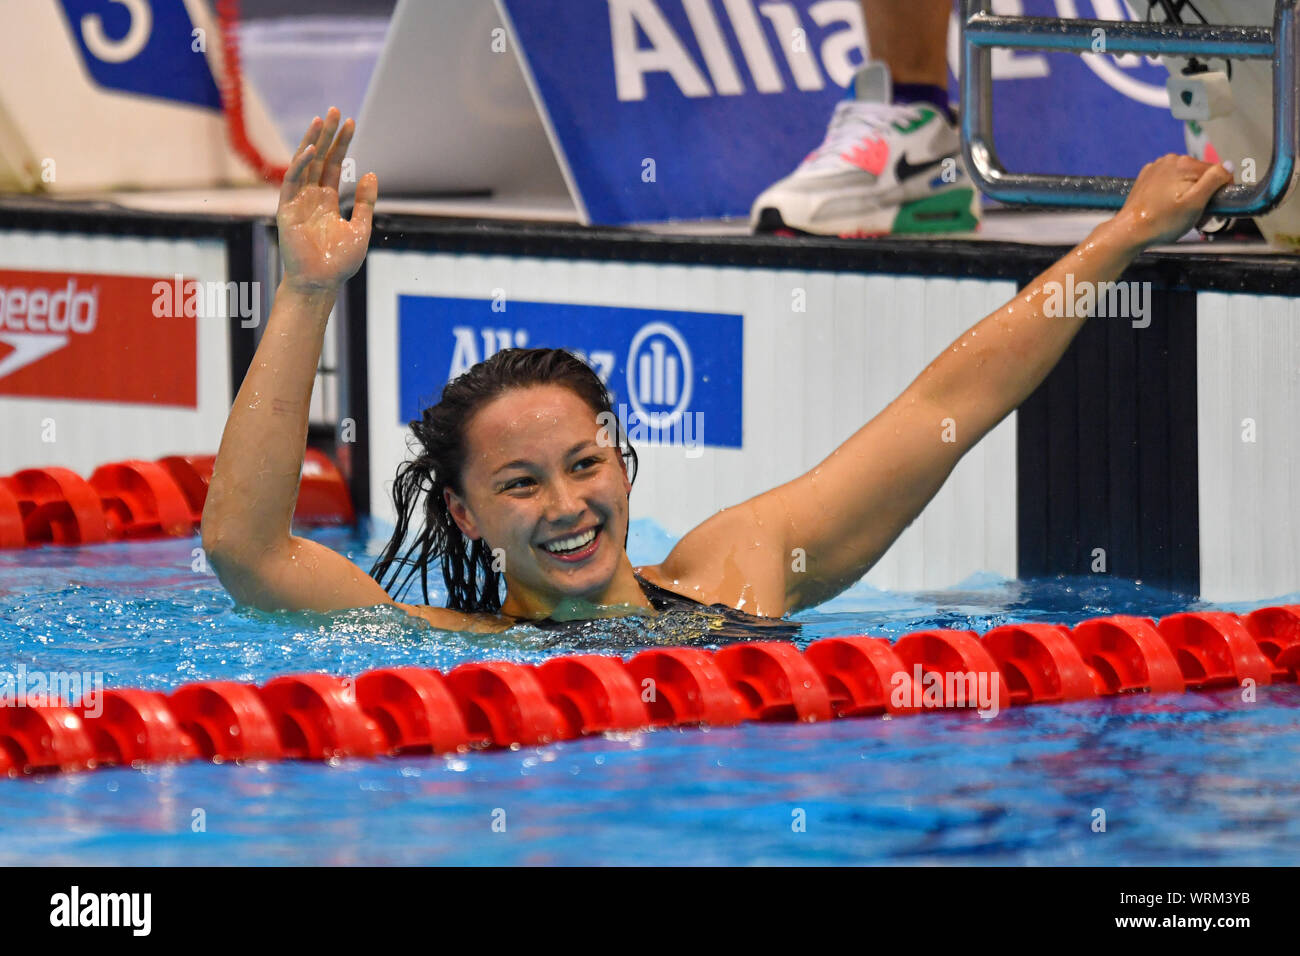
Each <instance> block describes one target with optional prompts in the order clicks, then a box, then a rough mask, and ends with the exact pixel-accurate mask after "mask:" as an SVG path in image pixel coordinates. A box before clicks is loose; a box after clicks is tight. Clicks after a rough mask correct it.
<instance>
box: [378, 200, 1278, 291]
mask: <svg viewBox="0 0 1300 956" xmlns="http://www.w3.org/2000/svg"><path fill="white" fill-rule="evenodd" d="M371 248H372V249H392V250H400V251H404V252H405V251H412V252H459V253H482V254H492V255H509V256H527V257H544V258H578V259H603V260H617V261H622V262H672V263H683V264H699V265H715V266H742V267H771V268H781V269H806V270H813V271H833V272H866V273H876V274H881V273H885V274H897V275H928V276H955V277H962V276H970V277H975V278H983V279H1014V280H1015V281H1017V282H1019V283H1022V284H1023V283H1025V282H1027V281H1028V280H1027V277H1032V276H1034V275H1037V274H1038V273H1039V272H1041V271H1043V270H1044V269H1046V268H1047V267H1048V266H1050V265H1051V264H1052V263H1054V262H1056V261H1057V260H1058V259H1060V258H1061V257H1062V256H1063V255H1065V253H1066V252H1068V251H1069V250H1070V248H1071V247H1069V246H1043V245H1033V244H1029V243H1017V242H1001V241H992V240H990V241H984V240H977V241H972V240H969V239H933V238H897V237H884V238H879V239H869V240H864V239H832V238H823V237H819V236H800V237H782V236H681V235H663V234H658V233H651V232H646V231H642V230H636V229H612V228H604V227H578V226H571V225H557V224H550V223H524V222H501V221H499V220H471V219H446V218H427V219H426V218H416V217H412V216H394V215H382V216H376V217H375V228H374V234H373V236H372V237H371ZM1220 248H1222V246H1221V247H1220ZM1125 275H1126V278H1128V279H1131V280H1136V281H1143V282H1151V283H1152V284H1153V285H1156V286H1159V287H1162V288H1166V289H1189V290H1196V291H1221V292H1250V293H1255V294H1265V295H1294V296H1300V257H1296V256H1290V255H1286V254H1281V253H1263V252H1261V253H1254V252H1251V253H1232V254H1226V253H1221V252H1219V251H1217V250H1216V247H1215V245H1214V244H1212V243H1205V244H1203V245H1202V246H1197V247H1192V248H1189V250H1188V251H1186V252H1183V251H1181V250H1180V251H1177V252H1173V251H1160V252H1146V253H1143V254H1142V255H1141V256H1139V257H1138V259H1137V260H1136V261H1135V262H1134V263H1133V265H1132V266H1130V267H1129V269H1128V271H1127V272H1126V273H1125Z"/></svg>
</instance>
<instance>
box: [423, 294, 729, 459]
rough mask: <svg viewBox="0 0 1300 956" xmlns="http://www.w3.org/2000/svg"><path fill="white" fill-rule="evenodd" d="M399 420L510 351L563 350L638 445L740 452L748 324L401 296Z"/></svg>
mask: <svg viewBox="0 0 1300 956" xmlns="http://www.w3.org/2000/svg"><path fill="white" fill-rule="evenodd" d="M397 347H398V360H397V368H398V381H397V389H398V419H399V423H400V424H403V425H404V424H406V423H407V422H410V421H414V420H415V419H418V418H419V417H420V414H421V411H422V410H423V409H424V408H425V406H427V405H429V404H432V403H434V402H437V401H438V398H439V396H440V395H441V394H442V388H443V386H444V385H445V384H446V383H447V382H449V381H450V380H451V379H453V378H455V377H456V376H457V375H460V374H461V373H462V372H465V371H466V370H468V369H469V368H470V367H471V366H473V365H475V364H477V363H478V362H481V361H483V360H484V359H486V358H489V357H490V356H492V355H493V354H495V353H496V352H498V351H500V350H501V349H505V348H512V347H513V348H565V349H569V350H570V351H572V352H573V353H575V354H576V355H577V356H578V357H579V358H581V359H582V360H583V361H585V362H586V363H587V364H588V365H590V366H591V367H592V369H594V370H595V372H596V373H597V374H598V375H599V376H600V378H601V381H603V382H604V383H605V385H606V387H607V388H608V389H609V390H610V393H611V394H612V396H613V399H614V409H615V411H616V413H617V414H618V417H619V420H620V421H621V422H622V423H623V427H624V428H626V429H627V430H628V434H629V436H630V437H631V439H632V442H633V444H637V443H638V441H647V440H648V441H650V442H654V443H663V444H674V445H678V444H681V445H689V446H694V447H699V446H711V447H720V448H740V447H741V445H742V441H743V437H744V429H743V420H742V408H743V399H744V361H743V356H744V320H743V318H742V317H741V316H739V315H729V314H726V313H718V312H677V311H673V310H668V309H629V308H622V307H620V306H607V305H570V304H567V303H552V302H519V301H516V300H513V299H511V300H506V299H504V298H497V299H459V298H446V297H442V296H427V295H401V296H398V298H397Z"/></svg>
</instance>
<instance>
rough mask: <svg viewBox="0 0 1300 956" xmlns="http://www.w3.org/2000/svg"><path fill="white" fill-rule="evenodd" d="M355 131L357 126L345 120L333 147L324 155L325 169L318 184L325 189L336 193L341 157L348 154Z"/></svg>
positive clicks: (349, 120)
mask: <svg viewBox="0 0 1300 956" xmlns="http://www.w3.org/2000/svg"><path fill="white" fill-rule="evenodd" d="M356 129H357V124H356V123H355V122H353V121H352V119H351V118H348V119H347V120H345V121H344V123H343V125H342V126H341V127H340V128H339V135H338V138H337V139H335V140H334V145H332V146H331V147H330V151H329V152H328V153H326V154H325V168H324V170H323V171H322V172H321V177H320V184H321V185H322V186H324V187H326V188H327V189H333V190H334V191H335V192H337V191H338V188H339V175H340V173H341V171H342V169H343V157H345V156H346V155H347V154H348V145H349V144H350V143H351V142H352V134H353V133H355V132H356Z"/></svg>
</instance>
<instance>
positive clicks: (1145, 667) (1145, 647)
mask: <svg viewBox="0 0 1300 956" xmlns="http://www.w3.org/2000/svg"><path fill="white" fill-rule="evenodd" d="M1070 639H1071V640H1072V641H1073V642H1074V646H1075V647H1077V648H1078V649H1079V653H1080V654H1082V655H1083V659H1084V660H1085V661H1086V662H1087V664H1088V666H1089V667H1091V668H1092V669H1093V671H1094V672H1095V673H1096V674H1097V681H1098V686H1099V690H1098V693H1099V694H1102V695H1108V694H1129V693H1134V692H1137V691H1149V692H1151V693H1153V694H1168V693H1179V692H1181V691H1183V690H1185V689H1186V687H1187V684H1186V681H1185V680H1184V679H1183V674H1182V671H1181V670H1180V669H1179V666H1178V660H1177V659H1176V658H1175V657H1174V652H1173V650H1172V649H1171V648H1170V647H1169V645H1168V644H1166V643H1165V639H1164V638H1163V637H1162V636H1161V635H1160V632H1159V631H1157V630H1156V625H1155V622H1154V621H1152V620H1151V619H1150V618H1145V617H1133V616H1132V615H1127V614H1116V615H1112V616H1111V617H1100V618H1093V619H1092V620H1089V621H1083V622H1081V623H1079V624H1077V625H1075V627H1074V630H1073V631H1071V632H1070ZM1101 688H1104V689H1101Z"/></svg>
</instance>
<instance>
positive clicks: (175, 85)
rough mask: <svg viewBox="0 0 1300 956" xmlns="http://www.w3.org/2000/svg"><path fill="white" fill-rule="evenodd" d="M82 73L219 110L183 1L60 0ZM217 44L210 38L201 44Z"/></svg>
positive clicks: (105, 83) (128, 89)
mask: <svg viewBox="0 0 1300 956" xmlns="http://www.w3.org/2000/svg"><path fill="white" fill-rule="evenodd" d="M60 6H61V7H62V9H63V15H64V16H65V17H66V18H67V21H68V28H69V30H71V32H72V36H73V38H74V39H75V40H76V48H77V49H78V50H79V51H80V53H81V60H82V63H83V64H84V65H85V68H86V72H87V73H89V74H90V76H91V78H92V79H93V80H94V81H95V82H96V83H97V84H99V85H100V86H102V87H104V88H106V89H110V90H119V91H121V92H123V93H136V94H139V95H141V96H154V97H158V98H159V99H164V100H175V101H178V102H181V103H189V104H192V105H194V106H204V107H207V108H209V109H214V110H219V109H221V93H220V92H219V91H218V90H217V83H216V80H214V79H213V77H212V70H211V68H210V67H209V66H208V58H207V56H205V55H204V53H203V50H202V49H201V48H200V49H198V50H196V49H195V47H196V46H200V44H198V42H197V38H196V37H195V35H194V23H193V22H192V21H191V20H190V15H189V13H188V12H187V11H186V9H185V4H184V3H183V2H182V0H162V2H157V0H154V2H147V0H146V2H131V3H123V2H120V0H61V3H60ZM215 42H219V41H218V38H217V37H215V36H209V37H205V38H204V40H203V43H204V44H206V43H215Z"/></svg>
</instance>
